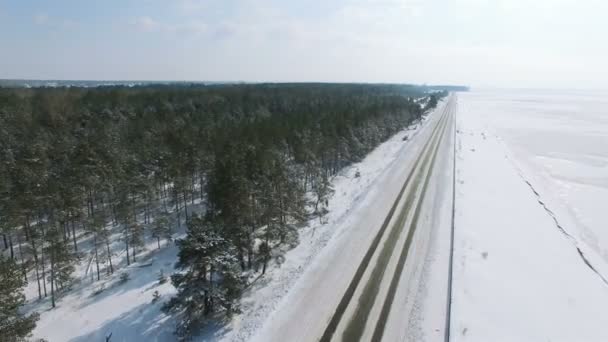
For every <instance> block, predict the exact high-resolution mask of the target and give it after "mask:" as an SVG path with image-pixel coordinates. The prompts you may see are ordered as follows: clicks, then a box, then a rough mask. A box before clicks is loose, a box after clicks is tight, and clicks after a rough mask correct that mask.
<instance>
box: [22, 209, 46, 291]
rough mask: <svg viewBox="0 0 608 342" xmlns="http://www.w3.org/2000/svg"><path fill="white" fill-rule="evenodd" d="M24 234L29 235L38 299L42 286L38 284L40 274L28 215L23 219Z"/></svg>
mask: <svg viewBox="0 0 608 342" xmlns="http://www.w3.org/2000/svg"><path fill="white" fill-rule="evenodd" d="M24 227H25V236H26V237H27V236H29V237H30V239H29V242H30V244H31V245H32V253H33V254H34V268H35V270H36V282H37V283H38V299H42V286H41V285H40V274H39V273H38V250H37V249H36V241H34V240H35V239H33V238H32V237H31V234H30V218H29V216H28V217H26V219H25V225H24Z"/></svg>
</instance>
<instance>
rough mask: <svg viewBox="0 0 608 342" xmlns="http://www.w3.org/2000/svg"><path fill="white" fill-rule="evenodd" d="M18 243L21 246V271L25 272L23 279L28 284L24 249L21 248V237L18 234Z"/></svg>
mask: <svg viewBox="0 0 608 342" xmlns="http://www.w3.org/2000/svg"><path fill="white" fill-rule="evenodd" d="M17 243H18V244H19V256H20V257H21V270H22V271H23V279H25V282H26V283H27V269H26V268H25V258H24V257H23V249H22V248H21V235H19V234H17Z"/></svg>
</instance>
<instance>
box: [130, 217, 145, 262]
mask: <svg viewBox="0 0 608 342" xmlns="http://www.w3.org/2000/svg"><path fill="white" fill-rule="evenodd" d="M129 232H130V234H131V235H130V236H129V240H130V241H129V244H130V245H131V251H132V254H131V255H132V256H133V262H136V261H137V252H138V251H139V250H140V249H141V248H143V246H144V226H143V225H141V224H139V223H133V224H132V226H131V229H129Z"/></svg>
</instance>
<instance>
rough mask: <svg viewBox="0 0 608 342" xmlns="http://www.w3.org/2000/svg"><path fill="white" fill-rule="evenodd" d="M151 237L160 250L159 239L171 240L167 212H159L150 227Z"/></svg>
mask: <svg viewBox="0 0 608 342" xmlns="http://www.w3.org/2000/svg"><path fill="white" fill-rule="evenodd" d="M152 237H153V238H155V239H156V243H157V245H158V249H160V239H161V238H163V239H170V238H171V226H170V225H169V214H168V213H167V212H161V213H160V214H159V216H158V217H157V218H156V219H155V220H154V224H153V226H152Z"/></svg>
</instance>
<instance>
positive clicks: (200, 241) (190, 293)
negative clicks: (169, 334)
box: [166, 215, 244, 338]
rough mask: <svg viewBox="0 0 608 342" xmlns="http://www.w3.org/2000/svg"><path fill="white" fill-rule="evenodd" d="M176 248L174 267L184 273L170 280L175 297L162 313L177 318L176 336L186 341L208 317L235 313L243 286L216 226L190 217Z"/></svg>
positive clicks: (235, 262) (231, 251)
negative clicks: (175, 315) (177, 249)
mask: <svg viewBox="0 0 608 342" xmlns="http://www.w3.org/2000/svg"><path fill="white" fill-rule="evenodd" d="M177 244H178V246H179V247H180V251H179V261H178V264H177V267H178V268H179V269H182V270H185V273H176V274H174V275H173V276H172V277H171V281H172V283H173V285H174V286H175V287H176V288H177V291H178V294H177V296H175V297H174V298H172V299H171V300H170V301H169V302H168V303H167V306H166V310H168V311H172V312H177V313H179V314H181V318H180V321H179V322H180V323H178V327H177V331H176V332H177V334H178V336H180V337H182V338H188V337H189V336H191V335H192V334H193V333H195V332H196V331H197V330H198V329H199V328H200V327H201V326H202V324H204V322H205V321H206V320H207V319H209V318H210V317H211V316H212V314H218V313H222V314H224V315H227V316H230V315H231V314H233V313H235V312H238V303H237V299H238V298H239V296H240V293H241V291H242V289H243V286H244V282H243V280H242V279H241V277H240V275H239V272H238V259H237V258H236V255H235V254H236V251H235V248H234V246H232V244H231V243H230V241H229V240H227V239H226V238H225V237H223V236H222V234H221V224H218V222H213V221H211V220H210V219H208V218H200V217H198V216H196V215H193V216H192V217H191V219H190V220H189V221H188V233H187V236H186V237H185V238H184V239H183V240H179V241H178V242H177Z"/></svg>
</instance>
